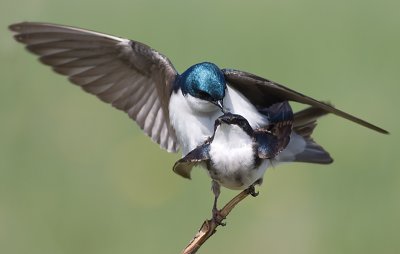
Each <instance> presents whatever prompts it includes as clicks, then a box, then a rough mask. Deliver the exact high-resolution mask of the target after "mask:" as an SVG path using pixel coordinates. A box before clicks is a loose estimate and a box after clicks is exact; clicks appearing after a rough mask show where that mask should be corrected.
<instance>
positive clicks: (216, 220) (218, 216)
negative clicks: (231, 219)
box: [212, 208, 226, 226]
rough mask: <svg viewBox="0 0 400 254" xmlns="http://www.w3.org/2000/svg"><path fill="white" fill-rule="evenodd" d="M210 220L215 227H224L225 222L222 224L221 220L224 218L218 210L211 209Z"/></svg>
mask: <svg viewBox="0 0 400 254" xmlns="http://www.w3.org/2000/svg"><path fill="white" fill-rule="evenodd" d="M212 220H213V221H214V223H215V224H217V225H220V226H225V225H226V223H225V222H222V221H223V220H225V217H224V216H223V215H222V214H221V211H220V210H218V209H217V208H213V209H212Z"/></svg>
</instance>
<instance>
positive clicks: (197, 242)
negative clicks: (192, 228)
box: [182, 189, 250, 254]
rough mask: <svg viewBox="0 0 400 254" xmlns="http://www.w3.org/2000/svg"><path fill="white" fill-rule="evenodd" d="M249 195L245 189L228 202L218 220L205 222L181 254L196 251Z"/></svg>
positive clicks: (191, 253) (192, 253) (190, 253)
mask: <svg viewBox="0 0 400 254" xmlns="http://www.w3.org/2000/svg"><path fill="white" fill-rule="evenodd" d="M249 194H250V192H249V190H248V189H246V190H244V191H242V192H240V193H239V194H238V195H236V196H235V197H234V198H233V199H231V201H229V202H228V203H227V204H226V205H225V206H224V207H223V208H222V209H221V210H220V211H219V214H220V216H219V218H218V219H217V220H213V219H210V220H205V221H204V222H203V225H202V226H201V228H200V229H199V231H198V232H197V234H196V235H195V236H194V238H193V239H192V240H191V241H190V242H189V244H188V245H187V246H186V247H185V249H184V250H183V251H182V254H194V253H196V252H197V250H198V249H200V247H201V246H202V245H203V244H204V243H205V242H206V241H207V240H208V238H210V237H211V236H212V235H213V234H214V233H215V232H217V231H216V228H217V227H218V226H219V225H221V224H222V221H223V220H224V219H225V218H226V216H228V214H229V213H230V212H231V211H232V210H233V208H235V206H236V205H237V204H238V203H239V202H240V201H242V200H243V199H245V198H246V197H247V196H248V195H249Z"/></svg>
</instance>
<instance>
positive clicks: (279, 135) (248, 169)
mask: <svg viewBox="0 0 400 254" xmlns="http://www.w3.org/2000/svg"><path fill="white" fill-rule="evenodd" d="M264 113H266V115H267V116H268V120H269V124H268V126H265V127H264V128H260V129H256V130H253V128H252V127H251V126H250V124H249V122H248V121H247V120H246V119H245V118H244V117H242V116H240V115H236V114H231V113H226V114H224V115H222V116H220V117H218V118H217V120H215V124H214V134H213V136H212V137H210V138H209V139H207V140H206V141H205V142H204V143H203V144H201V145H199V146H198V147H197V148H195V149H194V150H192V151H191V152H189V153H188V154H187V155H186V156H185V157H183V158H182V159H180V160H179V161H177V162H176V163H175V165H174V168H173V169H174V171H175V172H176V173H177V174H179V175H181V176H183V177H185V178H190V172H191V170H192V168H193V166H196V165H201V166H203V167H204V168H206V169H207V172H208V174H209V176H210V177H211V179H212V189H213V192H214V196H215V199H214V206H213V218H214V219H215V218H216V216H217V213H218V209H217V199H218V196H219V194H220V185H222V186H224V187H226V188H229V189H233V190H241V189H246V188H249V190H250V193H252V195H256V193H255V191H254V185H255V184H261V183H262V179H263V175H264V173H265V170H266V169H267V168H268V166H269V165H270V164H271V163H272V162H273V160H274V159H275V158H276V156H277V155H278V154H279V153H280V152H281V151H282V150H284V149H285V148H286V146H287V145H288V143H289V140H290V136H291V132H292V128H293V121H294V117H293V112H292V109H291V108H290V106H289V103H288V102H280V103H276V104H274V105H272V106H271V107H269V108H267V109H266V110H265V112H264ZM302 126H303V128H311V131H312V128H313V126H314V121H313V120H311V121H309V122H304V123H303V124H302ZM306 140H307V142H308V143H309V144H315V143H314V142H313V141H312V140H311V138H309V137H306ZM314 148H315V149H316V152H318V153H319V154H320V156H319V158H320V160H322V158H323V163H330V162H332V159H331V158H330V156H329V154H328V153H327V152H326V151H325V150H324V149H323V148H322V147H320V146H318V145H316V144H315V145H314Z"/></svg>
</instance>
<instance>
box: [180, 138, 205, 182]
mask: <svg viewBox="0 0 400 254" xmlns="http://www.w3.org/2000/svg"><path fill="white" fill-rule="evenodd" d="M209 150H210V145H209V143H208V142H206V143H205V144H203V145H201V146H198V147H197V148H195V149H193V150H192V151H191V152H190V153H188V154H187V155H186V156H185V157H183V158H182V159H180V160H178V161H177V162H175V165H174V167H173V170H174V172H175V173H177V174H178V175H180V176H182V177H184V178H188V179H190V172H191V171H192V168H193V167H194V166H197V165H199V164H200V163H202V162H206V161H208V160H209V159H210V156H209V153H208V152H209Z"/></svg>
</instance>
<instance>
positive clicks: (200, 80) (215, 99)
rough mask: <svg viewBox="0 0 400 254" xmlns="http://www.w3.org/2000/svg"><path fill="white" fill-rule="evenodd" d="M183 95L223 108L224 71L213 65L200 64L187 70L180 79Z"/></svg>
mask: <svg viewBox="0 0 400 254" xmlns="http://www.w3.org/2000/svg"><path fill="white" fill-rule="evenodd" d="M178 82H179V86H180V88H181V89H182V93H183V95H187V94H190V95H191V96H193V97H195V98H198V99H201V100H206V101H209V102H211V103H213V104H215V105H217V106H218V105H219V107H220V108H222V100H223V98H224V97H225V90H226V82H225V78H224V74H223V73H222V71H221V70H220V69H219V68H218V66H216V65H215V64H213V63H208V62H204V63H199V64H195V65H193V66H191V67H190V68H189V69H187V70H186V71H185V72H184V73H182V75H181V76H180V77H179V79H178Z"/></svg>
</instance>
